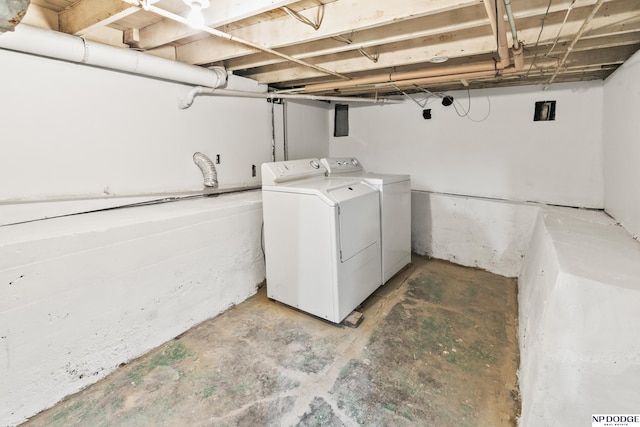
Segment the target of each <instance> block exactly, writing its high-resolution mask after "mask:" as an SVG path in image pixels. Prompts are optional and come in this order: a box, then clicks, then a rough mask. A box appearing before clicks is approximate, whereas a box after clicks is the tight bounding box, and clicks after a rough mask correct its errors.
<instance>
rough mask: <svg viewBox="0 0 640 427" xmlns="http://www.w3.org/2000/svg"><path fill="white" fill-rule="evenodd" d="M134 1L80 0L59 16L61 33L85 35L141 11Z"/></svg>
mask: <svg viewBox="0 0 640 427" xmlns="http://www.w3.org/2000/svg"><path fill="white" fill-rule="evenodd" d="M136 4H137V2H136V1H134V0H126V1H125V0H100V1H94V0H80V1H79V2H77V3H75V4H74V5H73V6H71V7H69V8H67V9H65V10H63V11H61V12H60V13H59V14H58V26H59V31H61V32H63V33H68V34H75V35H83V34H86V33H88V32H90V31H92V30H94V29H95V28H96V27H102V26H106V25H109V24H110V23H112V22H115V21H117V20H119V19H122V18H124V17H126V16H129V15H131V14H133V13H136V12H138V11H139V10H140V8H139V7H137V6H136Z"/></svg>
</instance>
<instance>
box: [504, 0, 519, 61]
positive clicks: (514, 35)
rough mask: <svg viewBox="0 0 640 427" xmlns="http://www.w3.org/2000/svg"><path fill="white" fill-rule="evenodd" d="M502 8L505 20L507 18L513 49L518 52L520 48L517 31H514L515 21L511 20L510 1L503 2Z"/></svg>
mask: <svg viewBox="0 0 640 427" xmlns="http://www.w3.org/2000/svg"><path fill="white" fill-rule="evenodd" d="M504 8H505V10H506V11H507V18H509V26H510V27H511V38H512V39H513V49H514V50H518V49H519V48H520V41H519V40H518V30H517V29H516V21H515V19H513V11H512V10H511V0H504Z"/></svg>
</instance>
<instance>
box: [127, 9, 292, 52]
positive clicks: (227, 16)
mask: <svg viewBox="0 0 640 427" xmlns="http://www.w3.org/2000/svg"><path fill="white" fill-rule="evenodd" d="M296 1H298V0H278V1H276V0H251V1H225V2H216V3H214V4H213V5H212V6H211V7H209V8H207V9H205V10H203V11H202V15H203V18H204V22H205V25H207V26H208V27H212V28H217V27H221V26H223V25H226V24H229V23H232V22H236V21H239V20H242V19H246V18H248V17H251V16H254V15H258V14H260V13H265V12H268V11H270V10H273V9H278V8H280V7H283V6H289V5H291V4H292V3H296ZM198 32H199V31H198V30H194V29H193V28H191V27H189V26H188V25H183V24H180V23H178V22H175V21H171V20H168V19H165V20H162V21H160V22H158V23H156V24H152V25H149V26H147V27H144V28H141V29H140V43H139V46H140V48H141V49H151V48H155V47H158V46H162V45H165V44H167V43H172V42H174V41H176V40H180V39H183V38H186V37H190V36H192V35H194V34H196V33H198Z"/></svg>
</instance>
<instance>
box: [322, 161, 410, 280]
mask: <svg viewBox="0 0 640 427" xmlns="http://www.w3.org/2000/svg"><path fill="white" fill-rule="evenodd" d="M320 163H321V164H322V166H324V167H325V168H326V169H327V176H329V177H352V178H358V179H362V180H364V182H366V183H368V184H370V185H371V186H373V187H375V188H376V189H377V190H378V191H379V192H380V221H381V228H380V240H381V242H382V252H381V256H382V283H386V282H387V281H388V280H389V279H391V278H392V277H393V276H394V275H395V274H396V273H397V272H398V271H400V270H401V269H402V268H404V267H405V266H406V265H408V264H409V263H410V262H411V177H410V176H409V175H395V174H379V173H371V172H365V170H364V168H363V166H362V164H361V163H360V162H359V161H358V159H356V158H355V157H336V158H324V159H321V160H320Z"/></svg>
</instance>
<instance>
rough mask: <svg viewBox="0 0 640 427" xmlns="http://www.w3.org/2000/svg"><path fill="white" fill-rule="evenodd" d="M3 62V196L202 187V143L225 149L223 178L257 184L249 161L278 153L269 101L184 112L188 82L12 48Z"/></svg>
mask: <svg viewBox="0 0 640 427" xmlns="http://www.w3.org/2000/svg"><path fill="white" fill-rule="evenodd" d="M0 63H2V79H1V80H0V93H2V103H0V117H2V121H3V123H4V124H5V125H4V126H3V135H2V142H1V143H0V182H3V183H10V184H5V185H2V186H0V202H2V201H4V202H6V201H13V200H33V199H36V200H37V199H48V198H52V197H68V196H79V195H83V196H105V195H116V196H121V195H126V194H139V193H145V194H148V193H158V192H163V193H167V192H182V191H190V190H200V189H202V174H201V172H200V170H199V169H198V168H197V166H196V165H195V164H194V163H193V160H192V155H193V153H194V152H196V151H201V152H203V153H204V154H206V155H208V156H209V157H211V158H212V159H214V158H215V155H216V154H220V156H221V163H220V164H219V165H216V168H217V171H218V179H219V181H220V186H222V187H225V186H226V187H232V186H237V185H259V183H260V176H259V174H258V176H256V177H252V176H251V165H252V164H255V165H256V167H257V169H258V170H259V167H260V164H261V163H262V162H264V161H270V159H271V113H270V107H269V104H268V103H267V101H266V100H259V99H239V98H233V99H232V98H220V97H198V98H196V100H195V102H194V104H193V106H191V107H190V108H189V109H186V110H180V109H179V108H178V102H179V101H180V100H181V99H183V98H184V97H185V95H186V94H187V92H188V91H189V89H190V87H189V86H186V85H181V84H176V83H170V82H165V81H159V80H154V79H150V78H142V77H137V76H132V75H128V74H124V73H118V72H113V71H108V70H103V69H98V68H92V67H88V66H84V65H78V64H71V63H66V62H62V61H55V60H48V59H42V58H39V57H35V56H30V55H26V54H20V53H14V52H10V51H6V50H0ZM253 86H255V89H256V90H258V87H257V85H255V84H254V85H253Z"/></svg>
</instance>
